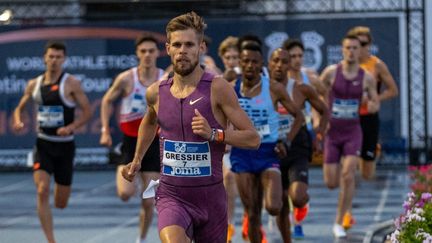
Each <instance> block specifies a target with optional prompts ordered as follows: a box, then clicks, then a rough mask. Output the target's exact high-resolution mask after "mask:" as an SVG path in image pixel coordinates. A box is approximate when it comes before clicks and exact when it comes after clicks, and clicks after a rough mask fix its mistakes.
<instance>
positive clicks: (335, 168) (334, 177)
mask: <svg viewBox="0 0 432 243" xmlns="http://www.w3.org/2000/svg"><path fill="white" fill-rule="evenodd" d="M323 171H324V182H325V184H326V185H327V187H328V188H329V189H336V188H338V187H339V181H340V164H339V163H324V164H323Z"/></svg>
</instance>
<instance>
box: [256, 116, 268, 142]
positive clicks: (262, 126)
mask: <svg viewBox="0 0 432 243" xmlns="http://www.w3.org/2000/svg"><path fill="white" fill-rule="evenodd" d="M254 127H255V129H256V130H257V132H258V134H259V135H260V137H261V138H265V137H268V136H270V125H269V123H268V120H260V121H254Z"/></svg>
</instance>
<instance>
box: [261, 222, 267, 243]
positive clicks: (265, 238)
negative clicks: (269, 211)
mask: <svg viewBox="0 0 432 243" xmlns="http://www.w3.org/2000/svg"><path fill="white" fill-rule="evenodd" d="M260 229H261V236H262V238H261V243H267V236H266V233H265V231H264V228H263V227H262V225H261V228H260Z"/></svg>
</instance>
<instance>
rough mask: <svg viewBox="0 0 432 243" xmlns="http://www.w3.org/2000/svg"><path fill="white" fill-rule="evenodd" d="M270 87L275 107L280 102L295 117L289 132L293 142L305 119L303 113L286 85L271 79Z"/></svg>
mask: <svg viewBox="0 0 432 243" xmlns="http://www.w3.org/2000/svg"><path fill="white" fill-rule="evenodd" d="M270 89H271V92H272V95H273V96H274V104H275V107H276V105H277V103H278V102H279V103H281V104H282V106H283V107H285V109H286V110H287V111H288V112H289V114H291V115H292V116H293V117H295V119H294V123H293V125H292V127H291V130H290V132H289V133H288V134H287V139H288V140H289V141H290V142H291V141H293V140H294V137H295V136H296V135H297V133H298V131H299V130H300V128H301V127H302V126H303V123H304V121H305V120H304V116H303V113H302V112H301V110H300V109H299V108H298V107H297V105H296V104H295V103H294V101H293V100H292V99H291V98H290V97H289V95H288V93H287V91H286V89H285V87H284V86H283V85H282V84H281V83H278V82H274V81H271V85H270Z"/></svg>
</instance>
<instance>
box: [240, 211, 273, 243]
mask: <svg viewBox="0 0 432 243" xmlns="http://www.w3.org/2000/svg"><path fill="white" fill-rule="evenodd" d="M260 229H261V235H262V240H261V243H267V236H266V233H265V231H264V228H263V227H262V225H261V228H260ZM242 238H243V240H244V241H249V219H248V215H247V213H244V214H243V225H242Z"/></svg>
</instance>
